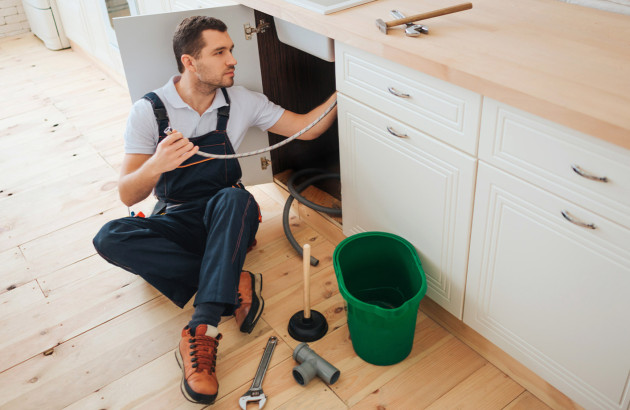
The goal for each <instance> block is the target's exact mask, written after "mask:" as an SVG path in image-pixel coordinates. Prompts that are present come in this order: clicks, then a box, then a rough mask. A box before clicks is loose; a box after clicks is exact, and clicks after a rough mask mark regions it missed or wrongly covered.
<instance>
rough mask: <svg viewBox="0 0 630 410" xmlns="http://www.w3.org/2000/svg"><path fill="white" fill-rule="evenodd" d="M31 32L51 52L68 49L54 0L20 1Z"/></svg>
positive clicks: (67, 42) (68, 42)
mask: <svg viewBox="0 0 630 410" xmlns="http://www.w3.org/2000/svg"><path fill="white" fill-rule="evenodd" d="M22 4H23V5H24V13H25V14H26V18H27V19H28V23H29V24H30V26H31V31H32V32H33V34H35V35H36V36H37V37H39V38H40V39H41V40H42V41H43V42H44V44H45V45H46V47H48V48H49V49H51V50H61V49H63V48H68V47H70V40H68V37H66V34H65V33H64V31H63V26H62V25H61V16H60V14H59V9H58V8H57V3H56V0H22Z"/></svg>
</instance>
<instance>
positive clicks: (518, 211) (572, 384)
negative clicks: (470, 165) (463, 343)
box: [464, 162, 630, 409]
mask: <svg viewBox="0 0 630 410" xmlns="http://www.w3.org/2000/svg"><path fill="white" fill-rule="evenodd" d="M562 210H566V211H569V212H570V213H571V215H573V216H575V217H579V218H580V219H582V220H584V221H588V222H589V223H593V224H594V225H595V226H596V227H597V228H596V229H594V230H593V229H588V228H584V227H580V226H577V225H575V224H572V223H571V222H569V221H567V220H565V219H564V218H563V217H562V215H561V211H562ZM628 243H630V231H629V230H628V229H626V228H623V227H621V226H620V225H616V224H614V223H611V222H610V221H608V220H606V219H604V218H601V217H599V216H598V215H596V214H593V213H591V212H589V211H587V210H585V209H583V208H580V207H578V206H577V205H574V204H572V203H570V202H568V201H566V200H564V199H561V198H560V197H556V196H555V195H552V194H550V193H548V192H546V191H544V190H542V189H540V188H537V187H535V186H533V185H530V184H528V183H526V182H524V181H522V180H519V179H517V178H514V177H512V176H510V175H509V174H507V173H505V172H503V171H500V170H498V169H496V168H494V167H492V166H490V165H487V164H485V163H483V162H480V164H479V172H478V181H477V191H476V194H475V215H474V219H473V230H472V238H471V250H470V263H469V269H468V280H467V289H466V306H465V312H464V322H466V323H467V324H468V325H470V326H471V327H472V328H474V329H475V330H477V331H478V332H479V333H481V334H482V335H484V336H485V337H486V338H488V339H489V340H490V341H491V342H493V343H494V344H496V345H497V346H499V347H500V348H502V349H503V350H505V351H506V352H508V353H509V354H511V355H512V356H514V357H515V358H516V359H517V360H519V361H521V362H522V363H523V364H525V365H526V366H528V367H530V368H531V369H532V370H533V371H534V372H536V373H537V374H539V375H540V376H541V377H543V378H545V379H546V380H547V381H549V382H550V383H552V384H553V385H555V386H556V387H557V388H558V389H559V390H561V391H563V392H564V393H565V394H567V395H568V396H569V397H571V398H573V399H574V400H576V401H577V402H578V403H581V404H583V405H585V406H586V407H587V408H591V407H592V408H615V409H625V408H627V406H628V404H629V396H628V394H629V392H628V390H629V387H630V385H629V382H628V376H629V374H630V326H628V312H629V311H630V298H628V289H630V251H629V250H628V245H627V244H628Z"/></svg>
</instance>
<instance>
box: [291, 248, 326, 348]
mask: <svg viewBox="0 0 630 410" xmlns="http://www.w3.org/2000/svg"><path fill="white" fill-rule="evenodd" d="M302 260H303V270H304V310H300V311H299V312H297V313H296V314H294V315H293V316H292V317H291V320H289V335H291V337H292V338H294V339H295V340H298V341H300V342H314V341H315V340H319V339H321V338H322V337H324V335H325V334H326V332H328V322H326V318H325V317H324V315H322V314H321V313H319V312H318V311H316V310H311V306H310V305H311V293H310V272H309V271H310V267H311V245H309V244H306V245H304V252H303V255H302Z"/></svg>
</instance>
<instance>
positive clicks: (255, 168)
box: [114, 6, 273, 185]
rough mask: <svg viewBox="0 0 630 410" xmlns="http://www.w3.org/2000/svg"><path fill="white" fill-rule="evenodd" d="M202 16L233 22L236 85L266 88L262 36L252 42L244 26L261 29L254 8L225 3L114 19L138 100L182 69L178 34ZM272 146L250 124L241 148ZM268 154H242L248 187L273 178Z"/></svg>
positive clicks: (127, 73)
mask: <svg viewBox="0 0 630 410" xmlns="http://www.w3.org/2000/svg"><path fill="white" fill-rule="evenodd" d="M197 15H206V16H212V17H216V18H218V19H220V20H222V21H223V22H224V23H225V24H226V25H227V26H228V33H229V34H230V37H231V38H232V41H233V42H234V57H235V58H236V60H237V61H238V63H237V65H236V75H235V84H236V85H242V86H244V87H246V88H248V89H250V90H252V91H258V92H262V78H261V74H260V60H259V57H258V44H257V40H256V36H251V40H247V39H246V38H245V31H244V28H243V25H244V24H247V23H249V25H251V26H252V27H256V22H255V20H254V10H252V9H250V8H248V7H245V6H225V7H216V8H207V9H196V10H188V11H180V12H172V13H164V14H151V15H146V16H132V17H121V18H116V19H114V29H115V31H116V37H117V39H118V46H119V47H120V55H121V58H122V63H123V67H124V70H125V77H126V78H127V86H128V87H129V93H130V94H131V100H132V101H136V100H138V99H140V98H142V96H143V95H144V94H146V93H147V92H149V91H152V90H154V89H156V88H159V87H161V86H163V85H164V84H165V83H166V81H168V79H169V78H170V77H171V76H173V75H174V74H177V73H178V71H177V63H176V61H175V55H174V54H173V33H174V32H175V28H176V27H177V25H178V24H179V22H180V21H182V20H183V19H184V18H186V17H189V16H197ZM268 145H269V139H268V136H267V133H266V132H263V131H261V130H259V129H258V128H250V130H249V131H248V132H247V134H246V136H245V139H244V141H243V143H242V144H241V146H240V147H239V149H238V151H237V152H249V151H254V150H257V149H260V148H264V147H266V146H268ZM267 158H269V154H268V153H263V154H259V155H255V156H252V157H246V158H239V161H240V163H241V168H242V169H243V183H244V184H245V185H254V184H261V183H266V182H272V180H273V174H272V171H271V167H267V166H266V165H265V167H264V168H265V169H263V166H262V165H263V164H266V163H267V162H266V159H267Z"/></svg>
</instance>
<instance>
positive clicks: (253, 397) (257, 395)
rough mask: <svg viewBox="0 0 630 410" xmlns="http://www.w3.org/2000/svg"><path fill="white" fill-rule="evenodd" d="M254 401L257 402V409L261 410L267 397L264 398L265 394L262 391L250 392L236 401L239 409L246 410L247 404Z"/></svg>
mask: <svg viewBox="0 0 630 410" xmlns="http://www.w3.org/2000/svg"><path fill="white" fill-rule="evenodd" d="M254 401H257V402H258V409H262V408H263V407H265V403H267V396H265V393H263V392H262V391H260V392H252V391H251V390H250V391H248V392H247V393H245V394H244V395H243V396H241V398H240V399H238V404H240V406H241V409H243V410H246V409H247V403H249V402H254Z"/></svg>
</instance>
